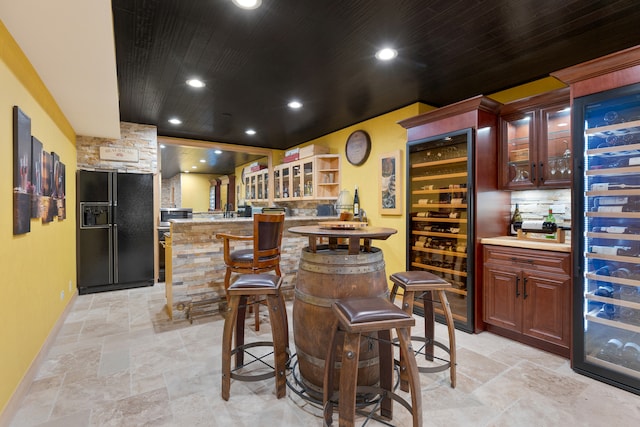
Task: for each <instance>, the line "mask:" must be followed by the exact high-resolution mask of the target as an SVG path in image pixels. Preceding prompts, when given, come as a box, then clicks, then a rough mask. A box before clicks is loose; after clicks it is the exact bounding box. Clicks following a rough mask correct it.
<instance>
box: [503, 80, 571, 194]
mask: <svg viewBox="0 0 640 427" xmlns="http://www.w3.org/2000/svg"><path fill="white" fill-rule="evenodd" d="M500 122H501V144H502V148H501V158H502V162H501V163H502V168H501V180H500V181H501V187H502V188H504V189H507V190H518V189H532V188H540V187H547V188H569V187H570V186H571V159H572V155H571V147H570V144H571V110H570V108H569V92H568V90H567V89H561V90H557V91H553V92H549V93H546V94H543V95H539V96H536V97H532V98H527V99H525V100H520V101H515V102H512V103H509V104H505V105H504V106H503V108H502V110H501V117H500Z"/></svg>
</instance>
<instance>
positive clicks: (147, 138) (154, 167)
mask: <svg viewBox="0 0 640 427" xmlns="http://www.w3.org/2000/svg"><path fill="white" fill-rule="evenodd" d="M100 147H116V148H134V149H136V150H138V153H139V159H138V161H137V162H121V161H112V160H102V159H100ZM76 149H77V153H78V157H77V161H78V169H110V170H117V171H118V172H130V173H154V174H155V173H158V131H157V128H156V127H155V126H149V125H141V124H137V123H127V122H120V139H109V138H98V137H93V136H78V137H77V139H76Z"/></svg>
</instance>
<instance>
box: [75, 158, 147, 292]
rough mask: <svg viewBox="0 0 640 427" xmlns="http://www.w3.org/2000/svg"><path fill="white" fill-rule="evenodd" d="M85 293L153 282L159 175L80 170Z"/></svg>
mask: <svg viewBox="0 0 640 427" xmlns="http://www.w3.org/2000/svg"><path fill="white" fill-rule="evenodd" d="M76 188H77V208H78V216H77V233H76V236H77V244H76V251H77V283H78V292H79V293H80V294H88V293H94V292H103V291H110V290H116V289H128V288H135V287H141V286H151V285H153V282H154V281H153V268H154V264H153V241H154V228H153V175H152V174H133V173H117V172H103V171H85V170H80V171H78V173H77V180H76Z"/></svg>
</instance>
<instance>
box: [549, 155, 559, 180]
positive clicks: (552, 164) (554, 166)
mask: <svg viewBox="0 0 640 427" xmlns="http://www.w3.org/2000/svg"><path fill="white" fill-rule="evenodd" d="M556 172H558V160H554V159H550V160H549V173H550V174H551V178H552V179H553V178H555V176H556Z"/></svg>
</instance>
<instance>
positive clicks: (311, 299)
mask: <svg viewBox="0 0 640 427" xmlns="http://www.w3.org/2000/svg"><path fill="white" fill-rule="evenodd" d="M294 294H295V298H296V299H297V300H298V301H301V302H304V303H306V304H310V305H315V306H318V307H325V308H330V307H331V306H332V305H333V303H335V302H336V301H338V300H340V299H342V298H323V297H316V296H314V295H309V294H306V293H304V292H302V291H300V290H299V289H296V290H295V291H294ZM374 296H376V297H381V298H385V299H388V298H389V291H388V290H387V291H384V292H383V293H381V294H379V295H374Z"/></svg>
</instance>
